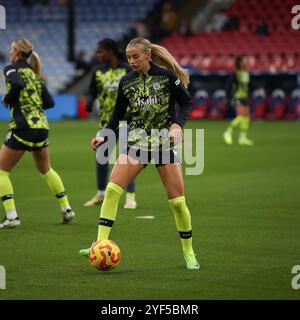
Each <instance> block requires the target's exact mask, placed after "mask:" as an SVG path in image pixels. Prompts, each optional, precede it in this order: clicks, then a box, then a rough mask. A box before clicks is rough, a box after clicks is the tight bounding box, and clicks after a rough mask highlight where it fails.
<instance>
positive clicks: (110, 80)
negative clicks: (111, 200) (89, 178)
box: [84, 38, 137, 209]
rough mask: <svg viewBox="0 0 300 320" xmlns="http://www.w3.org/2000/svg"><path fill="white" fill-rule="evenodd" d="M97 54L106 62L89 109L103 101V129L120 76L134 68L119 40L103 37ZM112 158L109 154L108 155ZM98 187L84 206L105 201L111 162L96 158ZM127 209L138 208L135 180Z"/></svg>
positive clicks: (96, 76) (92, 88) (94, 82)
mask: <svg viewBox="0 0 300 320" xmlns="http://www.w3.org/2000/svg"><path fill="white" fill-rule="evenodd" d="M96 56H97V58H98V59H99V61H100V62H101V63H102V65H101V66H100V67H99V68H98V69H97V70H96V71H95V72H94V74H93V76H92V79H91V83H90V88H89V95H88V103H87V111H89V112H91V111H92V107H93V103H94V101H95V100H98V102H99V116H100V118H99V129H102V128H105V127H106V126H107V123H108V121H109V119H110V117H111V115H112V112H113V109H114V106H115V103H116V99H117V92H118V85H119V82H120V79H121V78H122V77H123V76H124V75H125V74H127V73H128V72H129V71H130V66H129V65H128V64H127V63H124V62H122V61H121V59H120V51H119V48H118V45H117V43H116V42H115V41H114V40H112V39H109V38H107V39H103V40H101V41H99V42H98V47H97V51H96ZM110 150H111V152H112V149H110ZM108 158H109V157H108ZM96 173H97V187H98V191H97V194H96V195H95V196H93V197H92V198H91V199H90V200H88V201H87V202H86V203H85V204H84V206H86V207H89V206H93V205H97V204H100V203H102V202H103V199H104V195H105V189H106V186H107V182H108V173H109V162H108V161H107V162H105V163H99V162H98V161H96ZM126 191H127V192H126V202H125V206H124V208H125V209H135V208H136V207H137V203H136V199H135V183H134V181H132V182H130V184H129V185H128V187H127V189H126Z"/></svg>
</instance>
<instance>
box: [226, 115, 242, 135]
mask: <svg viewBox="0 0 300 320" xmlns="http://www.w3.org/2000/svg"><path fill="white" fill-rule="evenodd" d="M241 121H242V117H241V116H236V117H235V118H234V119H233V120H232V121H231V122H230V125H229V127H228V129H227V131H230V132H232V130H233V129H234V128H236V127H237V126H238V125H239V124H240V123H241Z"/></svg>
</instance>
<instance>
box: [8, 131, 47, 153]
mask: <svg viewBox="0 0 300 320" xmlns="http://www.w3.org/2000/svg"><path fill="white" fill-rule="evenodd" d="M48 136H49V130H47V129H12V130H11V131H9V132H8V134H7V136H6V139H5V141H4V144H5V145H6V146H7V147H9V148H11V149H15V150H26V151H37V150H41V149H42V148H46V147H48V145H49V141H48Z"/></svg>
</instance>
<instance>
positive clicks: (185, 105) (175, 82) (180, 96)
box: [170, 75, 192, 144]
mask: <svg viewBox="0 0 300 320" xmlns="http://www.w3.org/2000/svg"><path fill="white" fill-rule="evenodd" d="M170 85H171V87H170V88H171V94H173V95H174V98H175V101H176V102H177V103H178V104H179V107H180V109H179V113H178V115H177V116H176V115H175V117H174V120H173V123H172V125H171V127H170V137H171V138H172V139H173V141H174V143H175V144H176V143H177V142H178V141H180V140H182V135H183V133H182V128H183V126H184V125H185V123H186V121H187V119H188V116H189V114H190V112H191V110H192V99H191V96H190V94H189V92H188V90H187V89H186V88H185V87H184V85H183V83H182V81H181V80H180V79H179V78H178V77H176V76H175V75H172V77H171V79H170Z"/></svg>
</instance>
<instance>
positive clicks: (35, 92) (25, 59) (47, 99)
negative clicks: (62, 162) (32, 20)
mask: <svg viewBox="0 0 300 320" xmlns="http://www.w3.org/2000/svg"><path fill="white" fill-rule="evenodd" d="M10 60H11V63H12V64H11V65H8V66H6V67H5V68H4V75H5V79H6V89H7V90H6V91H7V92H6V94H5V95H4V97H3V98H2V103H3V105H4V106H6V107H9V108H10V113H11V120H10V123H9V132H8V134H7V137H6V140H5V142H4V144H3V145H2V147H1V149H0V197H1V200H2V202H3V206H4V209H5V212H6V216H5V218H4V219H3V221H2V222H1V223H0V229H2V228H15V227H18V226H20V224H21V221H20V219H19V217H18V214H17V211H16V207H15V202H14V191H13V187H12V184H11V181H10V178H9V174H10V172H11V170H12V169H13V168H14V166H15V165H16V164H17V162H18V161H19V160H20V159H21V157H22V156H23V155H24V153H25V151H30V152H32V156H33V160H34V162H35V165H36V168H37V170H38V171H39V172H40V174H41V176H42V178H43V179H44V180H45V181H46V182H47V184H48V186H49V188H50V189H51V191H52V192H53V194H54V195H55V197H56V198H57V200H58V202H59V205H60V208H61V212H62V223H64V224H65V223H69V222H70V221H71V220H72V219H73V218H74V216H75V213H74V212H73V211H72V209H71V206H70V204H69V201H68V197H67V195H66V192H65V188H64V185H63V183H62V181H61V178H60V176H59V175H58V174H57V173H56V172H55V171H54V170H53V169H52V167H51V163H50V155H49V147H48V134H49V125H48V121H47V118H46V116H45V113H44V109H47V108H52V107H53V106H54V101H53V99H52V97H51V95H50V94H49V92H48V90H47V88H46V86H45V84H44V83H43V81H42V80H41V64H40V59H39V56H38V54H37V53H36V52H35V51H34V50H33V45H32V43H31V42H30V41H29V40H27V39H18V40H16V41H14V42H13V43H12V44H11V48H10Z"/></svg>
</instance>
